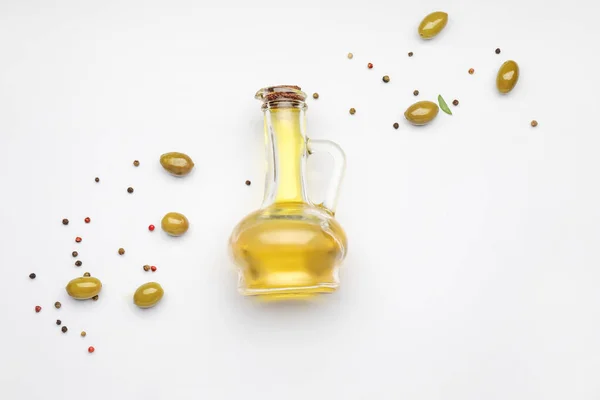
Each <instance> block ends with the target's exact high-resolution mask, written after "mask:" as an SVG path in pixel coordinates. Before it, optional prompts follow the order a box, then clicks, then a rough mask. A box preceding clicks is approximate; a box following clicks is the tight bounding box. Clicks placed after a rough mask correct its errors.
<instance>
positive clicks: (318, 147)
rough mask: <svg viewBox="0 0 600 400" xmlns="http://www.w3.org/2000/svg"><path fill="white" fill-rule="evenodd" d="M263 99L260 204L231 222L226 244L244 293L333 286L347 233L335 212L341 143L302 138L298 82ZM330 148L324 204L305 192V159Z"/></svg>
mask: <svg viewBox="0 0 600 400" xmlns="http://www.w3.org/2000/svg"><path fill="white" fill-rule="evenodd" d="M255 97H256V98H257V99H259V100H261V101H262V110H263V113H264V133H265V145H266V155H267V176H266V183H265V193H264V199H263V204H262V207H261V208H260V209H259V210H258V211H255V212H253V213H251V214H249V215H248V216H246V217H245V218H244V219H243V220H242V221H241V222H240V223H239V224H238V225H237V226H236V227H235V228H234V230H233V233H232V234H231V238H230V242H229V243H230V248H231V252H232V254H233V258H234V261H235V262H236V264H237V266H238V268H239V270H238V271H239V291H240V293H242V294H245V295H259V296H268V297H270V298H275V297H296V296H301V295H308V296H310V295H313V294H317V293H327V292H333V291H335V290H336V289H337V287H338V285H339V281H338V266H339V264H340V263H341V262H342V260H343V259H344V257H345V256H346V249H347V246H348V244H347V239H346V234H345V232H344V230H343V229H342V227H341V226H340V224H339V223H338V222H337V221H336V220H335V218H334V213H335V206H336V201H337V197H338V191H339V188H340V184H341V181H342V178H343V175H344V169H345V167H346V158H345V155H344V152H343V151H342V149H341V148H340V147H339V146H338V145H337V144H335V143H333V142H330V141H328V140H311V139H307V138H306V133H305V128H306V108H307V106H306V103H305V99H306V94H305V93H304V92H302V91H301V90H300V88H299V87H298V86H272V87H268V88H264V89H261V90H259V91H258V92H257V93H256V96H255ZM316 152H327V153H329V154H330V155H331V156H332V157H333V160H334V167H333V169H332V171H329V173H330V174H331V184H330V187H329V189H328V190H327V192H326V196H325V200H324V201H323V202H322V203H321V204H314V203H313V202H311V201H310V199H309V198H308V196H307V194H306V184H305V178H304V175H305V167H306V159H307V157H308V156H309V155H311V154H313V153H316Z"/></svg>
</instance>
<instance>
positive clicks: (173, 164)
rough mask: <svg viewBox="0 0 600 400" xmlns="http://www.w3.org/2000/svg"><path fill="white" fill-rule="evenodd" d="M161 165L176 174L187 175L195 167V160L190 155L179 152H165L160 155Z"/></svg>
mask: <svg viewBox="0 0 600 400" xmlns="http://www.w3.org/2000/svg"><path fill="white" fill-rule="evenodd" d="M160 165H162V166H163V168H164V169H166V170H167V172H169V173H170V174H171V175H175V176H185V175H187V174H189V173H190V171H191V170H192V168H194V162H193V161H192V159H191V158H190V156H188V155H187V154H183V153H177V152H172V153H165V154H163V155H162V156H160Z"/></svg>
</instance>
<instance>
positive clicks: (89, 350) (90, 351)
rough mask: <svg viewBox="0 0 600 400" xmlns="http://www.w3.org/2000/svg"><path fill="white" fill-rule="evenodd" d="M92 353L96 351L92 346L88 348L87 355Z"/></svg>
mask: <svg viewBox="0 0 600 400" xmlns="http://www.w3.org/2000/svg"><path fill="white" fill-rule="evenodd" d="M94 351H96V349H95V348H94V346H90V347H88V353H93V352H94Z"/></svg>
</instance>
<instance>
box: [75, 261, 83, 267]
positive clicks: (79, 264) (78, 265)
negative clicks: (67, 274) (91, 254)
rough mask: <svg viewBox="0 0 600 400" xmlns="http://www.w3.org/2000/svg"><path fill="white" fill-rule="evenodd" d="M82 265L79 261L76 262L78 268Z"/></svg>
mask: <svg viewBox="0 0 600 400" xmlns="http://www.w3.org/2000/svg"><path fill="white" fill-rule="evenodd" d="M81 264H83V263H82V262H81V261H79V260H77V261H75V266H76V267H81Z"/></svg>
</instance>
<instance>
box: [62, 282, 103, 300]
mask: <svg viewBox="0 0 600 400" xmlns="http://www.w3.org/2000/svg"><path fill="white" fill-rule="evenodd" d="M65 289H67V293H68V294H69V296H71V297H72V298H74V299H77V300H86V299H91V298H92V297H94V296H96V295H97V294H98V293H100V290H102V282H100V280H99V279H98V278H93V277H85V276H84V277H81V278H75V279H73V280H71V281H70V282H69V283H67V287H66V288H65Z"/></svg>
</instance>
